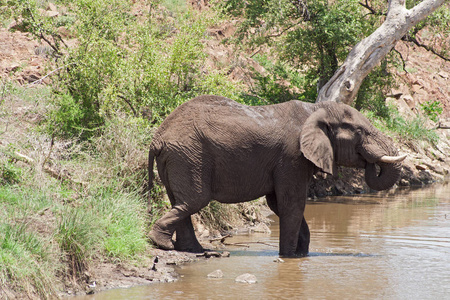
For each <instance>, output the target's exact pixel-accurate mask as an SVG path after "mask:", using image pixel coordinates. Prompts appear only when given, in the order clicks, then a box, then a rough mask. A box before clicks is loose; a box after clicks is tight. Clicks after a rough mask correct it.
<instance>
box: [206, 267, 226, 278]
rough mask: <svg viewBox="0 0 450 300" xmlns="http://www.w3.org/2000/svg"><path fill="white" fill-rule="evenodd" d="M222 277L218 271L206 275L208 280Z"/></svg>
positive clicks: (221, 273) (220, 271)
mask: <svg viewBox="0 0 450 300" xmlns="http://www.w3.org/2000/svg"><path fill="white" fill-rule="evenodd" d="M222 277H223V272H222V270H220V269H219V270H215V271H213V272H211V273H209V274H208V278H222Z"/></svg>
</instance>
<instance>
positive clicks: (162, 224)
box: [149, 206, 187, 250]
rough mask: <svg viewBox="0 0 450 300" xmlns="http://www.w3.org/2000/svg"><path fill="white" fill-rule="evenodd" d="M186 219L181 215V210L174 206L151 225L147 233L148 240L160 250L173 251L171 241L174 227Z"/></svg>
mask: <svg viewBox="0 0 450 300" xmlns="http://www.w3.org/2000/svg"><path fill="white" fill-rule="evenodd" d="M186 217H187V216H185V215H184V214H183V213H182V210H180V209H179V208H177V207H176V206H174V207H173V208H172V209H171V210H170V211H169V212H167V213H166V214H165V215H164V216H162V218H160V219H159V220H158V221H156V223H155V224H154V225H153V228H152V230H151V231H150V233H149V238H150V240H151V241H152V242H153V243H154V244H155V245H156V246H158V248H160V249H163V250H173V249H175V247H174V245H173V241H172V236H173V233H174V232H175V226H176V224H177V223H178V222H180V221H181V220H183V219H184V218H186Z"/></svg>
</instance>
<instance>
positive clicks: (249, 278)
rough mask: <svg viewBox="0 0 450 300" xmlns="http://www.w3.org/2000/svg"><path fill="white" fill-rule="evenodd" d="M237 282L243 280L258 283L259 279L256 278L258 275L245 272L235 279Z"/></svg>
mask: <svg viewBox="0 0 450 300" xmlns="http://www.w3.org/2000/svg"><path fill="white" fill-rule="evenodd" d="M235 281H236V282H241V283H248V284H253V283H257V282H258V280H257V279H256V276H255V275H253V274H250V273H245V274H242V275H239V276H238V277H236V279H235Z"/></svg>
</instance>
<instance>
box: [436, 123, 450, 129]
mask: <svg viewBox="0 0 450 300" xmlns="http://www.w3.org/2000/svg"><path fill="white" fill-rule="evenodd" d="M434 129H450V126H441V122H439V124H438V126H437V127H436V128H434Z"/></svg>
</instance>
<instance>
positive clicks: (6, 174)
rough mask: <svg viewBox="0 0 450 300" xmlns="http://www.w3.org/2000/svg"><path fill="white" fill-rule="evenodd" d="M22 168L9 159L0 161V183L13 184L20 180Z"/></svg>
mask: <svg viewBox="0 0 450 300" xmlns="http://www.w3.org/2000/svg"><path fill="white" fill-rule="evenodd" d="M21 171H22V170H21V169H20V168H18V167H16V166H15V165H14V164H13V163H11V162H10V161H6V162H4V163H2V162H0V184H15V183H18V182H20V180H21V173H22V172H21Z"/></svg>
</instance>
